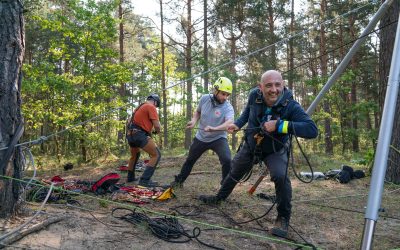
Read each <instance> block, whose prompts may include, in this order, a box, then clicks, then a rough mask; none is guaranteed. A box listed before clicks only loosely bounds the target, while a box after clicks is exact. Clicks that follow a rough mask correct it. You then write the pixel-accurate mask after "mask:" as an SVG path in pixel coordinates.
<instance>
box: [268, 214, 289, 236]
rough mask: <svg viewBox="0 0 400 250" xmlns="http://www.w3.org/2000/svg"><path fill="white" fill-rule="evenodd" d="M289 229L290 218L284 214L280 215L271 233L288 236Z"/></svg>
mask: <svg viewBox="0 0 400 250" xmlns="http://www.w3.org/2000/svg"><path fill="white" fill-rule="evenodd" d="M288 229H289V219H288V218H286V217H283V216H278V217H277V218H276V220H275V225H274V227H273V228H272V230H271V234H272V235H275V236H278V237H282V238H286V237H287V234H288Z"/></svg>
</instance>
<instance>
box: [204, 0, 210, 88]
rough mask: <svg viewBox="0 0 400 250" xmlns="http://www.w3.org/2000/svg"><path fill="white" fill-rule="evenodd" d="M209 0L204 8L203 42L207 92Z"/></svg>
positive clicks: (205, 0)
mask: <svg viewBox="0 0 400 250" xmlns="http://www.w3.org/2000/svg"><path fill="white" fill-rule="evenodd" d="M207 9H208V6H207V0H204V5H203V10H204V28H203V29H204V31H203V33H204V38H203V43H204V50H203V56H204V72H206V73H205V74H204V85H203V87H204V91H205V92H207V90H208V81H209V77H208V34H207V32H208V18H207Z"/></svg>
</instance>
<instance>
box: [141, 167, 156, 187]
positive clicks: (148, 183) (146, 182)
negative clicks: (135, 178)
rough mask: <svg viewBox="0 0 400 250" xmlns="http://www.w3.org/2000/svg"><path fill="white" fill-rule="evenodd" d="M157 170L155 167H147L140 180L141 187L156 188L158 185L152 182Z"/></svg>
mask: <svg viewBox="0 0 400 250" xmlns="http://www.w3.org/2000/svg"><path fill="white" fill-rule="evenodd" d="M155 170H156V169H155V168H154V167H146V169H145V170H144V172H143V174H142V176H141V177H140V180H139V185H140V186H144V187H156V186H158V183H157V182H155V181H152V180H150V179H151V177H152V176H153V174H154V171H155Z"/></svg>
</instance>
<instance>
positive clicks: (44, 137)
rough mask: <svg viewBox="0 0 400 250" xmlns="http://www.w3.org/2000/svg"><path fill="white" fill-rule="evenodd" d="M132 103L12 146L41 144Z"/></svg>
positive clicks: (131, 104)
mask: <svg viewBox="0 0 400 250" xmlns="http://www.w3.org/2000/svg"><path fill="white" fill-rule="evenodd" d="M133 105H134V104H133V103H128V104H126V105H124V106H121V107H117V108H114V109H111V110H109V111H107V112H105V113H102V114H100V115H97V116H94V117H92V118H90V119H88V120H86V121H82V122H80V123H77V124H75V125H73V126H71V127H68V128H66V129H63V130H60V131H58V132H55V133H53V134H50V135H47V136H41V137H40V138H38V139H36V140H32V141H27V142H23V143H20V144H16V145H15V146H14V147H18V146H24V145H36V144H42V143H43V142H44V141H47V140H48V139H49V138H51V137H53V136H56V135H59V134H62V133H65V132H67V131H68V130H71V129H73V128H76V127H78V126H81V125H83V124H86V123H88V122H90V121H93V120H95V119H97V118H100V117H102V116H105V115H107V114H110V113H114V112H115V111H118V110H120V109H122V108H125V107H128V106H133ZM5 149H8V147H4V148H0V151H1V150H5Z"/></svg>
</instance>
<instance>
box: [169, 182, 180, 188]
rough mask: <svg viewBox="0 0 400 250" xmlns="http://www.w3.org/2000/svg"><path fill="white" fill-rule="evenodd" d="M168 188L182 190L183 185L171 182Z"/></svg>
mask: <svg viewBox="0 0 400 250" xmlns="http://www.w3.org/2000/svg"><path fill="white" fill-rule="evenodd" d="M170 187H172V188H183V183H182V182H177V181H173V182H171V184H170Z"/></svg>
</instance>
